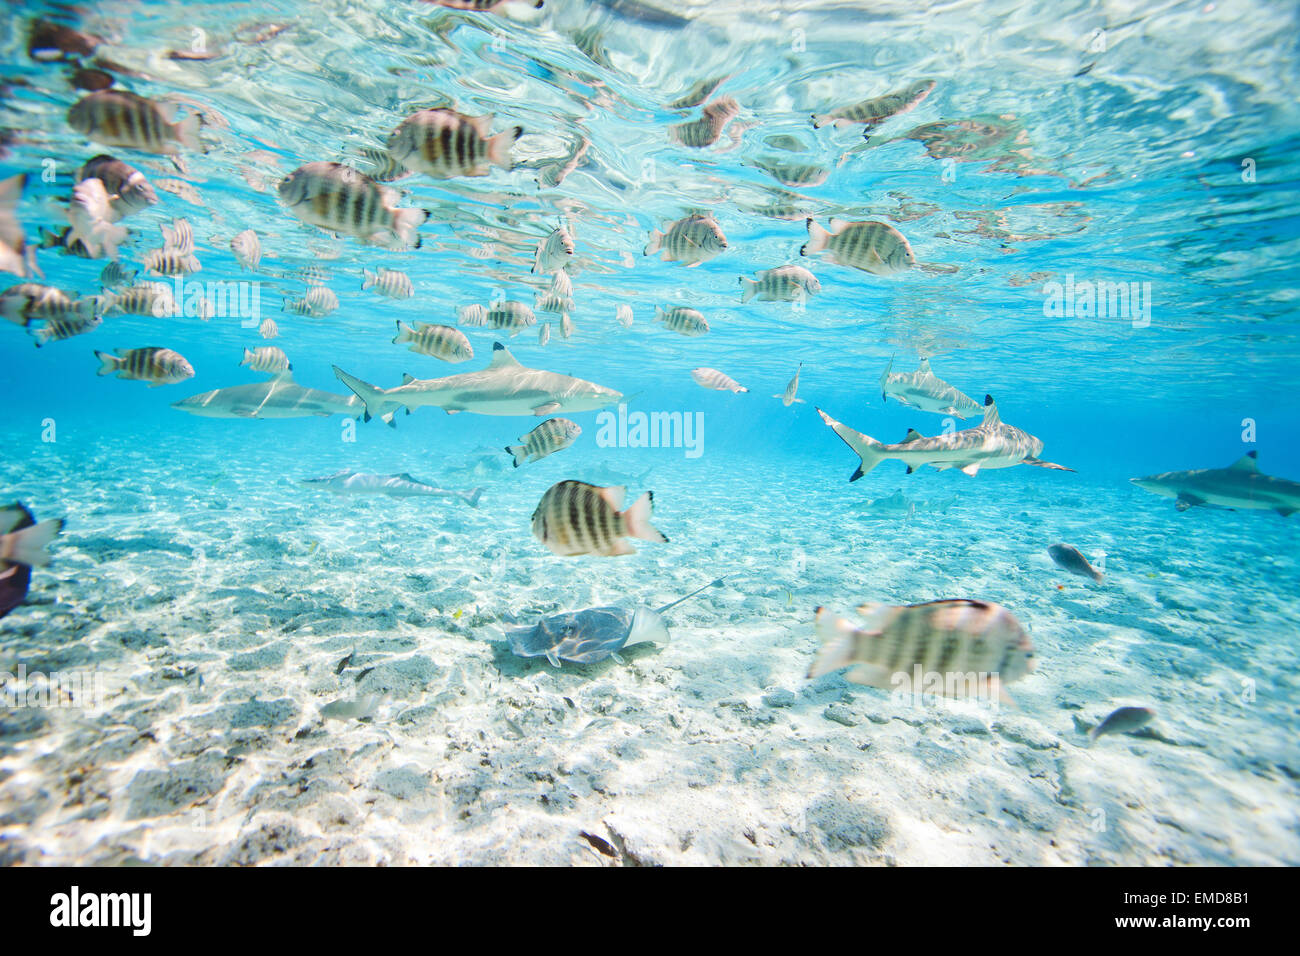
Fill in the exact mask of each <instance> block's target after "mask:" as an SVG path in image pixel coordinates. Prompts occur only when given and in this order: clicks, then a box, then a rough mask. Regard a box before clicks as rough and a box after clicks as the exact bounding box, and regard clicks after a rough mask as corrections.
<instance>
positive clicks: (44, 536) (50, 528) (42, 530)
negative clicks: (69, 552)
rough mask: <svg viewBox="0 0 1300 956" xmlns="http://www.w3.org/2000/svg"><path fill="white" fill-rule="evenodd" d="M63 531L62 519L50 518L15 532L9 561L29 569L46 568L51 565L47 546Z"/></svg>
mask: <svg viewBox="0 0 1300 956" xmlns="http://www.w3.org/2000/svg"><path fill="white" fill-rule="evenodd" d="M62 530H63V519H62V518H49V519H47V520H45V521H42V522H40V523H39V524H34V525H31V526H30V527H27V528H21V529H19V530H18V531H15V532H13V534H12V536H11V537H12V539H13V540H12V547H13V553H12V554H11V555H10V557H9V560H10V561H13V562H14V563H15V564H25V565H27V566H28V567H29V568H40V567H44V566H45V565H47V564H49V563H50V555H49V553H48V552H47V551H46V550H45V546H46V545H48V544H49V543H50V542H51V541H53V540H54V538H55V536H56V535H58V533H59V532H60V531H62Z"/></svg>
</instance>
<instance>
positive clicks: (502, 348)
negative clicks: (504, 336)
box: [492, 342, 506, 352]
mask: <svg viewBox="0 0 1300 956" xmlns="http://www.w3.org/2000/svg"><path fill="white" fill-rule="evenodd" d="M505 350H506V347H505V346H504V345H502V344H501V343H500V342H493V343H492V351H493V352H504V351H505Z"/></svg>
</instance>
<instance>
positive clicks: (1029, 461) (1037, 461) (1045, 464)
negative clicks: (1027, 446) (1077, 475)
mask: <svg viewBox="0 0 1300 956" xmlns="http://www.w3.org/2000/svg"><path fill="white" fill-rule="evenodd" d="M1020 464H1022V465H1036V466H1038V467H1039V468H1051V469H1052V470H1053V471H1074V469H1073V468H1066V467H1065V466H1064V465H1058V464H1057V463H1056V462H1054V461H1043V459H1041V458H1034V457H1033V456H1032V455H1031V456H1030V457H1028V458H1023V459H1021V461H1020Z"/></svg>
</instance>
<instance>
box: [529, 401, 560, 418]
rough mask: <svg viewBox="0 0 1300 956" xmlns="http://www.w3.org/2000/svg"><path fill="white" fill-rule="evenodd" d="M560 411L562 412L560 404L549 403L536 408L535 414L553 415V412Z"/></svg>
mask: <svg viewBox="0 0 1300 956" xmlns="http://www.w3.org/2000/svg"><path fill="white" fill-rule="evenodd" d="M559 410H560V403H559V402H547V403H546V404H545V405H538V406H537V407H536V408H534V409H533V414H534V415H549V414H551V412H558V411H559Z"/></svg>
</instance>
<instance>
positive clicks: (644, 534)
mask: <svg viewBox="0 0 1300 956" xmlns="http://www.w3.org/2000/svg"><path fill="white" fill-rule="evenodd" d="M654 500H655V493H654V492H653V491H647V492H646V493H645V494H643V495H642V496H641V497H640V498H638V499H637V500H636V502H635V503H634V504H633V505H632V507H631V508H628V509H627V511H624V512H623V520H624V522H626V524H627V533H628V534H630V535H631V536H632V537H634V538H640V539H641V540H643V541H667V540H668V539H667V538H665V537H664V536H663V535H662V534H660V533H659V529H658V528H656V527H655V526H654V525H652V524H651V523H650V509H651V508H652V507H653V506H654Z"/></svg>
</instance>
